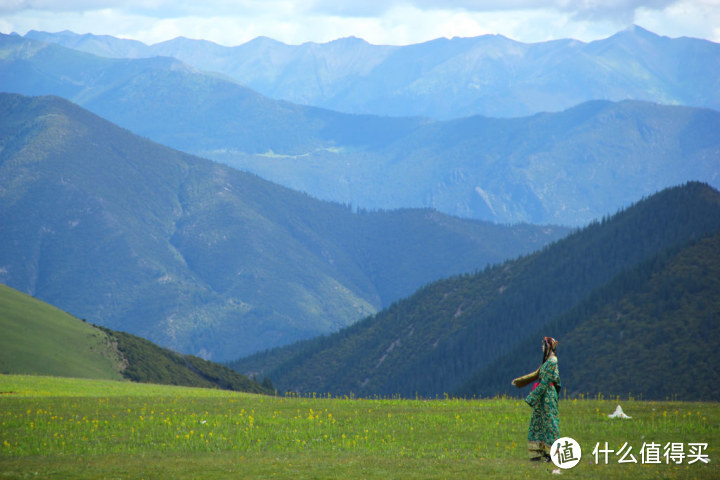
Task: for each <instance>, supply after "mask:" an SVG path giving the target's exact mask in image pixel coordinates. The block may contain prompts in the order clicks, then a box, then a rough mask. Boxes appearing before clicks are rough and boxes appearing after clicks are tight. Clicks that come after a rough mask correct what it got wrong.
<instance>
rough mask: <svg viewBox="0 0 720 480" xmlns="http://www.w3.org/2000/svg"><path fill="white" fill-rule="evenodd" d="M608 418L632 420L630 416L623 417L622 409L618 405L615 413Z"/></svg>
mask: <svg viewBox="0 0 720 480" xmlns="http://www.w3.org/2000/svg"><path fill="white" fill-rule="evenodd" d="M608 417H610V418H632V417H631V416H628V415H625V412H623V409H622V407H621V406H620V405H618V406H617V408H616V409H615V411H614V412H613V413H611V414H610V415H608Z"/></svg>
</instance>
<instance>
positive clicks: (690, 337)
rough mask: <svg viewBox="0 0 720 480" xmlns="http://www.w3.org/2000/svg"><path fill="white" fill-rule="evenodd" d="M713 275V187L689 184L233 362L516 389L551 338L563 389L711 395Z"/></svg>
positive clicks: (483, 389)
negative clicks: (334, 328)
mask: <svg viewBox="0 0 720 480" xmlns="http://www.w3.org/2000/svg"><path fill="white" fill-rule="evenodd" d="M719 287H720V192H718V191H717V190H714V189H712V188H711V187H709V186H708V185H707V184H701V183H695V182H693V183H689V184H686V185H683V186H679V187H675V188H671V189H667V190H664V191H662V192H660V193H658V194H656V195H653V196H651V197H649V198H647V199H644V200H642V201H640V202H638V203H637V204H634V205H633V206H631V207H629V208H627V209H625V210H623V211H621V212H619V213H617V214H616V215H614V216H612V217H608V218H605V219H603V220H602V221H598V222H594V223H592V224H590V225H588V226H587V227H585V228H583V229H581V230H578V231H576V232H575V233H573V234H572V235H569V236H568V237H566V238H564V239H562V240H559V241H557V242H554V243H553V244H551V245H548V246H547V247H545V248H544V249H542V250H541V251H538V252H536V253H534V254H532V255H527V256H524V257H521V258H518V259H515V260H511V261H507V262H504V263H503V264H499V265H496V266H494V267H492V268H487V269H485V270H484V271H482V272H476V273H475V274H469V275H462V276H455V277H452V278H448V279H443V280H439V281H437V282H434V283H432V284H430V285H428V286H426V287H424V288H422V289H420V290H418V291H417V292H416V293H415V294H413V295H412V296H410V297H408V298H406V299H403V300H401V301H398V302H396V303H395V304H393V305H392V306H390V307H389V308H386V309H384V310H382V311H380V312H378V313H377V314H375V315H373V316H372V317H368V318H367V319H364V320H363V321H361V322H358V323H356V324H354V325H352V326H350V327H348V328H345V329H343V330H341V331H340V332H338V333H335V334H333V335H329V336H323V337H320V338H317V339H313V340H309V341H305V342H300V343H297V344H294V345H290V346H287V347H283V348H280V349H275V350H271V351H268V352H263V353H259V354H256V355H254V356H252V357H249V358H245V359H241V360H239V361H237V362H234V363H231V364H230V365H231V366H232V367H233V368H235V369H236V370H238V371H246V372H250V371H252V372H256V373H263V374H267V375H269V377H270V378H271V379H272V381H273V383H274V384H275V386H276V387H277V388H278V389H280V391H285V390H289V391H296V392H301V393H305V394H310V393H312V392H316V393H323V394H324V393H326V392H328V393H331V394H333V395H358V396H370V397H372V396H376V395H379V396H388V397H389V396H395V395H400V396H403V397H416V396H420V397H423V398H432V397H436V396H442V395H444V394H451V395H462V396H467V397H471V396H492V395H497V394H503V393H505V394H511V395H517V394H519V393H520V391H518V390H517V389H516V388H515V387H512V386H511V385H510V381H511V380H512V379H513V378H515V377H519V376H521V375H523V374H526V373H529V372H532V371H533V370H535V369H536V368H537V367H538V366H539V364H540V360H541V358H540V354H541V349H540V345H541V340H542V338H543V337H544V336H552V337H555V338H557V339H559V341H560V346H559V349H558V356H559V358H560V374H561V378H562V380H563V385H564V388H565V389H566V393H569V394H571V395H577V394H579V393H582V394H586V393H589V394H592V395H595V394H598V393H602V394H604V395H606V396H607V395H609V396H614V395H627V394H628V392H631V393H632V394H634V395H637V396H641V397H642V398H648V399H664V398H666V397H673V398H683V399H694V400H698V399H704V400H716V399H717V398H718V394H720V390H719V389H718V380H720V378H718V377H719V375H718V372H717V369H715V368H714V365H716V364H717V363H718V361H720V356H719V354H718V352H719V351H720V348H719V347H720V344H719V342H720V330H719V329H720V323H719V322H718V318H720V295H719V294H718V292H720V289H719ZM692 372H702V373H701V374H699V375H693V374H692ZM690 378H692V380H690Z"/></svg>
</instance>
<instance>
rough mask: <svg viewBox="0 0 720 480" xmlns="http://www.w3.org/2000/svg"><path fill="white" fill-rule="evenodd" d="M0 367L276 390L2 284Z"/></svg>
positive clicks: (18, 371) (25, 371)
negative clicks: (102, 325) (92, 321)
mask: <svg viewBox="0 0 720 480" xmlns="http://www.w3.org/2000/svg"><path fill="white" fill-rule="evenodd" d="M0 331H2V335H0V373H2V374H33V375H46V376H57V377H74V378H90V379H98V380H122V379H127V380H132V381H135V382H140V383H156V384H166V385H183V386H189V387H204V388H221V389H226V390H237V391H245V392H253V393H273V391H272V389H271V388H269V387H268V386H266V387H263V386H262V385H260V384H258V383H257V382H255V381H253V380H251V379H249V378H247V377H245V376H243V375H240V374H238V373H237V372H234V371H232V370H230V369H228V368H227V367H225V366H222V365H219V364H215V363H212V362H208V361H206V360H203V359H201V358H198V357H193V356H191V355H180V354H178V353H176V352H172V351H170V350H167V349H164V348H160V347H158V346H157V345H154V344H153V343H152V342H149V341H147V340H144V339H142V338H139V337H136V336H134V335H130V334H127V333H124V332H116V331H113V330H110V329H107V328H102V327H97V326H95V325H91V324H89V323H87V322H84V321H82V320H80V319H78V318H75V317H73V316H72V315H70V314H68V313H66V312H63V311H62V310H60V309H58V308H56V307H53V306H52V305H49V304H47V303H45V302H42V301H40V300H37V299H35V298H33V297H31V296H29V295H26V294H24V293H22V292H18V291H17V290H14V289H12V288H10V287H7V286H5V285H0Z"/></svg>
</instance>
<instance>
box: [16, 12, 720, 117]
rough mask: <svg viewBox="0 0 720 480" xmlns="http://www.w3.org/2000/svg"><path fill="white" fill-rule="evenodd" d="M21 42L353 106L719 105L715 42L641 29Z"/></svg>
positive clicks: (46, 37) (489, 110) (48, 36)
mask: <svg viewBox="0 0 720 480" xmlns="http://www.w3.org/2000/svg"><path fill="white" fill-rule="evenodd" d="M25 38H29V39H34V40H40V41H43V42H53V43H58V44H61V45H64V46H67V47H69V48H73V49H76V50H82V51H85V52H88V53H92V54H95V55H99V56H107V57H118V58H141V57H154V56H166V57H174V58H177V59H179V60H181V61H183V62H185V63H187V64H188V65H192V66H193V67H195V68H198V69H200V70H204V71H208V72H218V73H222V74H224V75H227V76H228V77H230V78H233V79H235V80H237V81H238V82H240V83H242V84H243V85H246V86H248V87H250V88H252V89H253V90H256V91H258V92H260V93H262V94H263V95H266V96H268V97H271V98H275V99H282V100H288V101H290V102H293V103H298V104H303V105H313V106H317V107H322V108H327V109H330V110H337V111H341V112H346V113H359V114H372V115H390V116H427V117H431V118H435V119H439V120H451V119H455V118H460V117H467V116H472V115H485V116H491V117H518V116H527V115H532V114H535V113H538V112H554V111H561V110H565V109H567V108H570V107H574V106H575V105H578V104H580V103H584V102H586V101H589V100H609V101H620V100H628V99H632V100H644V101H649V102H653V103H661V104H671V105H688V106H695V107H709V108H712V109H715V110H718V109H720V94H719V93H718V92H720V83H719V82H720V62H719V61H718V59H720V45H718V44H716V43H713V42H709V41H706V40H700V39H694V38H668V37H661V36H659V35H656V34H654V33H652V32H649V31H647V30H645V29H643V28H640V27H637V26H635V27H631V28H628V29H626V30H623V31H620V32H618V33H617V34H615V35H613V36H611V37H609V38H605V39H602V40H597V41H594V42H589V43H584V42H580V41H577V40H571V39H566V40H556V41H549V42H540V43H521V42H517V41H514V40H511V39H509V38H506V37H503V36H499V35H485V36H480V37H474V38H452V39H445V38H439V39H436V40H432V41H428V42H425V43H420V44H415V45H406V46H389V45H371V44H369V43H367V42H366V41H364V40H362V39H359V38H354V37H350V38H341V39H338V40H335V41H332V42H328V43H320V44H318V43H312V42H309V43H304V44H302V45H286V44H283V43H281V42H278V41H275V40H272V39H269V38H264V37H260V38H256V39H254V40H252V41H250V42H247V43H245V44H243V45H239V46H234V47H224V46H221V45H217V44H214V43H212V42H208V41H204V40H191V39H187V38H182V37H181V38H176V39H174V40H169V41H166V42H162V43H158V44H155V45H150V46H148V45H145V44H143V43H140V42H137V41H133V40H125V39H118V38H113V37H108V36H96V35H91V34H85V35H78V34H74V33H72V32H68V31H65V32H59V33H47V32H37V31H29V32H28V33H27V34H26V35H25Z"/></svg>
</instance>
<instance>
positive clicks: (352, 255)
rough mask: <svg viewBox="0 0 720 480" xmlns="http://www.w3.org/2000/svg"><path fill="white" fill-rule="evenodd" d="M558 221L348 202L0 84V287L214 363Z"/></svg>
mask: <svg viewBox="0 0 720 480" xmlns="http://www.w3.org/2000/svg"><path fill="white" fill-rule="evenodd" d="M567 233H568V229H567V228H561V227H540V226H530V225H516V226H503V225H495V224H491V223H488V222H479V221H473V220H463V219H459V218H454V217H450V216H447V215H444V214H441V213H438V212H436V211H432V210H427V209H425V210H412V209H405V210H399V211H376V212H364V211H359V212H358V211H353V210H352V209H351V208H349V207H348V206H347V205H340V204H335V203H328V202H323V201H319V200H316V199H313V198H311V197H309V196H307V195H305V194H302V193H298V192H294V191H291V190H288V189H287V188H284V187H280V186H278V185H275V184H272V183H270V182H267V181H265V180H262V179H260V178H258V177H257V176H255V175H252V174H249V173H245V172H240V171H237V170H234V169H232V168H230V167H227V166H224V165H221V164H218V163H214V162H212V161H209V160H205V159H201V158H198V157H194V156H191V155H189V154H185V153H181V152H179V151H176V150H172V149H170V148H168V147H164V146H161V145H158V144H155V143H153V142H151V141H149V140H147V139H142V138H139V137H137V136H135V135H134V134H132V133H131V132H129V131H127V130H124V129H121V128H119V127H118V126H116V125H114V124H112V123H110V122H108V121H106V120H104V119H102V118H100V117H97V116H96V115H94V114H92V113H90V112H88V111H87V110H84V109H82V108H80V107H78V106H77V105H74V104H72V103H70V102H68V101H66V100H64V99H61V98H59V97H25V96H20V95H14V94H0V238H2V240H3V248H2V249H0V283H3V284H5V285H8V286H11V287H13V288H15V289H17V290H20V291H22V292H24V293H28V294H30V295H33V296H35V297H37V298H38V299H41V300H43V301H46V302H48V303H51V304H53V305H55V306H57V307H59V308H61V309H63V310H64V311H67V312H70V313H71V314H73V315H75V316H77V317H79V318H84V319H86V320H87V321H89V322H92V323H94V324H98V325H102V326H105V327H109V328H112V329H115V330H123V331H126V332H129V333H132V334H136V335H139V336H142V337H144V338H147V339H150V340H152V341H154V342H155V343H158V344H159V345H161V346H163V347H169V348H172V349H174V350H177V351H180V352H183V353H191V354H194V355H198V356H202V357H204V358H212V359H215V360H227V359H234V358H238V357H240V356H243V355H246V354H250V353H252V352H255V351H258V350H263V349H267V348H270V347H274V346H278V345H283V344H287V343H290V342H293V341H295V340H297V339H301V338H309V337H313V336H316V335H318V334H321V333H328V332H331V331H335V330H337V329H339V328H341V327H344V326H347V325H349V324H351V323H353V322H355V321H357V320H358V319H360V318H362V317H365V316H367V315H370V314H372V313H374V312H376V311H378V310H379V309H381V308H382V307H384V306H387V305H390V304H391V303H392V302H393V301H396V300H397V299H399V298H401V297H403V296H407V295H409V294H410V293H412V292H413V291H415V290H416V289H417V288H419V287H421V286H422V285H424V284H427V283H429V282H431V281H434V280H437V279H438V278H444V277H447V276H450V275H454V274H458V273H463V272H467V271H473V270H477V269H482V268H484V267H485V266H486V265H488V264H493V263H497V262H500V261H503V260H504V259H507V258H513V257H515V256H517V255H521V254H524V253H529V252H531V251H534V250H536V249H538V248H541V247H542V246H544V245H546V244H547V243H549V242H552V241H554V240H557V239H558V238H561V237H562V236H564V235H566V234H567Z"/></svg>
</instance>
